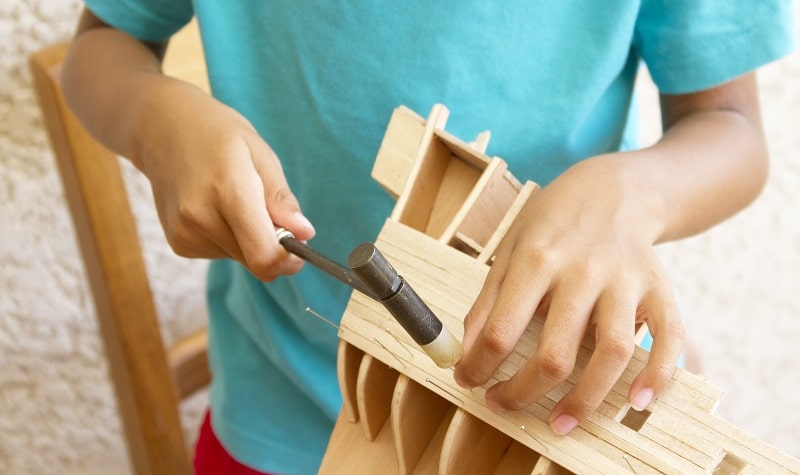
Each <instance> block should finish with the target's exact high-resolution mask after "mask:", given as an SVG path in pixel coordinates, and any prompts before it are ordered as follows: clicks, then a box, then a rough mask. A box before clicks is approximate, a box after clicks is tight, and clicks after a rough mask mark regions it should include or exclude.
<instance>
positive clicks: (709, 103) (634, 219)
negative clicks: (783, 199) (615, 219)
mask: <svg viewBox="0 0 800 475" xmlns="http://www.w3.org/2000/svg"><path fill="white" fill-rule="evenodd" d="M756 89H757V88H756V81H755V77H754V76H745V77H742V78H739V79H737V80H735V81H732V82H731V83H729V84H726V85H723V86H721V87H720V88H719V90H714V91H713V92H707V93H698V94H696V95H695V96H692V100H691V101H687V100H685V99H681V98H675V97H666V98H662V107H663V108H664V114H663V116H664V124H665V132H664V135H663V137H662V139H661V140H660V141H659V142H658V143H656V144H655V145H653V146H651V147H649V148H646V149H643V150H637V151H633V152H627V153H621V154H612V155H608V156H601V157H597V158H596V159H592V160H589V161H587V162H591V161H594V160H597V161H599V162H600V166H599V167H598V166H596V165H593V164H587V165H589V167H590V168H595V169H596V170H595V171H594V172H593V173H595V174H597V173H598V172H597V170H601V172H600V173H601V174H602V175H605V176H606V177H608V178H609V180H610V181H611V184H610V185H608V186H616V187H624V188H627V189H628V196H627V197H626V199H625V200H623V201H622V203H623V204H624V205H625V206H626V207H627V205H631V204H633V206H634V208H633V209H630V208H629V211H631V212H632V213H633V215H631V216H628V218H629V220H630V221H629V222H630V223H631V224H634V225H636V226H637V228H638V230H639V231H641V232H644V233H647V236H648V238H649V239H650V240H651V241H652V242H663V241H669V240H674V239H680V238H683V237H687V236H691V235H693V234H696V233H698V232H701V231H703V230H706V229H708V228H709V227H711V226H714V225H715V224H717V223H719V222H721V221H723V220H724V219H726V218H728V217H730V216H731V215H733V214H735V213H736V212H738V211H739V210H741V209H743V208H744V207H745V206H747V205H748V204H749V203H750V202H752V201H753V199H755V197H756V196H757V195H758V194H759V192H760V191H761V189H762V188H763V186H764V183H765V181H766V177H767V171H768V165H769V161H768V153H767V147H766V144H765V140H764V135H763V131H762V127H761V119H760V113H759V106H758V99H757V94H756ZM579 166H580V165H579ZM603 170H608V171H609V173H603V172H602V171H603ZM637 208H638V209H637Z"/></svg>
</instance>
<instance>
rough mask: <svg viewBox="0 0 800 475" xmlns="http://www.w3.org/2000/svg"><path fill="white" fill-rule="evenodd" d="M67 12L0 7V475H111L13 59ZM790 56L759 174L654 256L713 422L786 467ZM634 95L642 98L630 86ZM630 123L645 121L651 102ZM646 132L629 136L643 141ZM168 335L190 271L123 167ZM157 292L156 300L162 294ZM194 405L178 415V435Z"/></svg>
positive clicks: (118, 446) (792, 426)
mask: <svg viewBox="0 0 800 475" xmlns="http://www.w3.org/2000/svg"><path fill="white" fill-rule="evenodd" d="M78 9H79V2H78V1H77V0H22V1H19V0H0V223H2V224H0V229H2V232H0V289H2V290H1V291H0V474H12V473H13V474H25V473H36V474H39V473H65V474H71V473H74V474H79V473H80V474H87V473H90V474H91V473H98V474H99V473H112V474H113V473H126V472H127V471H128V470H127V462H126V461H125V454H124V448H123V445H122V444H123V442H122V440H121V438H120V434H119V423H118V421H117V418H116V413H115V407H114V402H113V397H112V392H111V388H110V386H109V382H108V378H107V375H106V371H107V367H106V365H105V362H104V359H103V351H102V348H101V345H100V342H99V340H98V338H97V336H96V333H97V326H96V324H95V319H94V313H93V309H92V306H91V297H90V295H89V294H88V288H87V286H86V283H85V281H84V275H83V270H82V267H81V261H80V258H79V256H78V251H77V248H76V244H75V241H74V238H73V230H72V227H71V222H70V218H69V215H68V214H67V210H66V207H65V204H64V199H63V196H62V190H61V185H60V182H59V179H58V176H57V174H56V170H55V168H54V165H53V159H52V156H51V154H50V151H49V149H48V144H47V142H46V137H45V135H44V133H43V131H42V124H41V120H40V117H39V113H38V109H37V107H36V102H35V98H34V95H33V92H32V90H31V86H30V75H29V73H28V70H27V64H26V60H27V56H28V55H29V54H30V53H31V52H32V51H34V50H36V49H37V48H40V47H42V46H44V45H46V44H50V43H52V42H55V41H59V40H63V39H66V38H67V37H68V36H69V34H70V33H71V31H72V28H73V24H74V21H75V19H76V16H77V13H78ZM798 73H800V55H798V54H794V55H792V56H791V57H789V58H786V59H784V60H782V61H780V62H778V63H776V64H773V65H770V66H768V67H766V68H765V69H764V70H763V72H762V75H761V78H762V81H761V89H762V94H763V107H764V120H765V124H766V127H767V130H768V136H769V142H770V146H771V149H772V152H773V165H772V175H771V178H770V181H769V184H768V186H767V188H766V190H765V191H764V194H763V195H762V197H761V198H760V200H759V201H758V202H757V203H756V204H754V205H753V206H752V207H750V208H749V209H747V210H746V211H744V212H743V213H741V214H740V215H738V216H737V217H735V218H734V219H732V220H730V221H728V222H726V223H724V224H723V225H721V226H719V227H718V228H716V229H714V230H712V231H711V232H708V233H706V234H704V235H703V236H700V237H696V238H693V239H690V240H687V241H684V242H681V243H677V244H669V245H665V246H662V247H661V248H660V251H659V252H660V253H661V255H662V256H663V258H664V260H665V262H666V265H667V267H668V268H669V269H670V271H671V273H672V276H673V278H674V281H675V286H676V288H677V291H678V294H679V298H680V301H681V306H682V310H683V313H684V316H685V319H686V324H687V327H688V328H689V330H690V336H691V337H692V339H693V341H694V342H695V343H696V344H697V345H698V346H699V347H700V348H701V349H702V351H703V354H704V364H705V374H706V375H707V376H708V378H709V379H710V380H711V381H712V382H714V383H715V384H717V385H718V386H720V387H722V388H723V389H724V390H725V392H726V393H727V395H726V397H725V398H724V399H723V401H722V404H721V405H720V407H719V410H718V413H719V414H720V415H722V416H723V417H725V418H727V419H729V420H731V421H733V422H735V423H736V424H738V425H740V426H742V427H743V428H745V429H746V430H748V431H750V432H753V433H754V434H755V435H757V436H758V437H760V438H763V439H766V440H767V441H769V442H770V443H772V444H774V445H777V446H778V447H780V448H782V449H784V450H786V451H788V452H789V453H791V454H792V455H794V456H796V457H800V403H799V402H798V401H800V398H798V394H800V371H798V369H797V368H796V366H797V365H798V362H800V344H798V340H800V284H799V283H798V280H800V180H799V179H800V160H798V159H797V151H798V150H800V137H799V136H798V131H800V125H798V117H800V85H798V83H797V78H798V77H800V74H798ZM642 89H643V90H644V91H645V92H647V91H650V90H651V87H650V86H649V85H648V84H647V83H646V82H643V86H642ZM644 103H645V114H646V116H647V117H653V116H654V112H653V109H652V100H651V99H647V98H645V100H644ZM654 133H655V132H654V129H653V126H650V127H648V128H646V129H645V134H646V135H647V136H648V137H652V136H653V135H654ZM129 176H130V177H131V183H130V185H131V190H132V193H133V195H134V201H136V202H137V211H138V213H139V215H140V216H141V221H142V230H141V234H142V237H143V239H144V241H145V243H146V247H147V260H148V264H149V265H150V268H151V269H152V274H153V280H154V283H155V286H156V288H157V289H161V290H157V299H158V306H159V308H160V309H161V310H162V311H163V312H164V313H167V312H169V313H171V314H172V315H174V316H173V317H171V318H169V319H168V320H167V321H165V322H164V328H165V333H166V334H167V335H168V338H172V337H173V336H175V335H178V334H183V333H186V332H189V331H190V330H192V329H193V328H195V327H196V326H197V325H199V324H201V323H202V321H203V316H202V311H203V310H202V309H203V303H202V285H203V283H202V269H203V267H204V263H202V262H189V261H185V260H181V259H178V258H175V257H173V256H172V255H171V254H170V252H169V250H168V249H167V248H166V247H165V246H164V244H163V241H162V238H161V234H160V229H159V228H158V226H157V224H156V220H155V216H154V214H153V212H152V202H151V200H150V198H149V195H148V187H147V184H146V183H145V182H144V181H142V180H141V178H140V177H138V176H136V174H135V172H132V171H130V170H129ZM163 289H169V293H166V292H164V291H163ZM203 398H204V397H203V396H202V395H201V396H200V397H199V398H196V399H195V400H193V401H191V402H190V403H189V404H188V405H187V407H185V408H184V414H185V416H186V425H187V430H189V431H190V432H191V430H192V427H194V425H195V424H196V421H197V417H198V415H199V414H200V412H201V411H202V408H203V405H204V399H203Z"/></svg>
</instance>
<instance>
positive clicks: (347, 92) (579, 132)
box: [87, 0, 793, 473]
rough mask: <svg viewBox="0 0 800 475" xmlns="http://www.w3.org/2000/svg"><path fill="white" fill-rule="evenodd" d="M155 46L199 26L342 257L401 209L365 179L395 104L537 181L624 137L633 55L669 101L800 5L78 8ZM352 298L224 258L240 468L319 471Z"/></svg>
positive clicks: (783, 40) (716, 76) (223, 420)
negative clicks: (442, 108)
mask: <svg viewBox="0 0 800 475" xmlns="http://www.w3.org/2000/svg"><path fill="white" fill-rule="evenodd" d="M87 4H88V6H89V8H91V9H92V11H94V12H95V14H96V15H97V16H98V17H100V18H102V19H103V20H105V21H106V22H108V23H109V24H112V25H114V26H116V27H118V28H120V29H122V30H124V31H127V32H129V33H130V34H132V35H134V36H136V37H138V38H141V39H144V40H150V41H160V40H164V39H166V38H168V37H169V36H170V35H171V34H173V33H174V32H175V31H177V30H178V29H179V28H180V27H181V26H182V25H184V24H185V23H186V22H187V21H189V19H190V18H191V17H192V16H193V15H196V16H197V18H198V21H199V24H200V28H201V33H202V38H203V46H204V49H205V54H206V58H207V62H208V70H209V76H210V82H211V87H212V91H213V94H214V95H215V96H216V97H217V98H219V99H220V100H221V101H223V102H225V103H226V104H228V105H230V106H232V107H234V108H235V109H237V110H239V111H240V112H241V113H243V114H244V115H245V116H246V117H247V118H248V119H249V120H250V121H251V122H252V123H253V125H254V126H255V127H256V128H257V130H258V131H259V133H260V134H261V135H262V136H263V138H264V139H265V140H266V141H267V142H268V143H269V144H270V145H271V147H272V148H273V149H274V150H275V152H276V153H277V154H278V156H279V157H280V158H281V160H282V163H283V166H284V171H285V173H286V176H287V179H288V181H289V184H290V186H291V187H292V190H293V192H294V193H295V194H296V196H297V198H298V199H299V201H300V203H301V205H302V207H303V210H304V212H305V214H306V215H307V216H308V217H309V219H310V220H311V221H312V223H314V226H315V227H316V229H317V237H316V238H315V239H314V240H313V241H312V245H313V246H314V247H316V248H317V249H319V250H320V251H321V252H323V253H325V254H327V255H329V256H331V257H333V258H335V259H338V260H340V261H341V262H344V260H345V259H346V257H347V255H348V253H349V252H350V250H352V249H353V248H354V247H355V246H356V245H357V244H359V243H361V242H363V241H368V240H373V239H374V238H375V236H376V235H377V233H378V231H379V229H380V227H381V225H382V223H383V221H384V220H385V218H386V217H387V216H388V214H389V213H390V211H391V208H392V206H393V202H392V200H391V199H390V198H389V197H388V196H387V195H386V193H385V192H384V191H383V190H382V189H381V188H380V187H379V186H378V185H377V184H375V183H374V182H373V181H372V180H371V179H370V170H371V167H372V164H373V161H374V159H375V155H376V152H377V150H378V147H379V145H380V142H381V139H382V137H383V133H384V131H385V128H386V124H387V122H388V120H389V117H390V116H391V113H392V110H393V109H394V108H395V107H397V106H398V105H401V104H402V105H406V106H408V107H409V108H411V109H412V110H414V111H416V112H417V113H419V114H420V115H423V116H425V115H427V113H428V111H430V109H431V107H432V106H433V104H435V103H443V104H445V105H447V106H448V108H449V109H450V110H451V116H450V120H449V121H448V124H447V129H448V130H449V131H450V132H452V133H453V134H455V135H456V136H458V137H461V138H464V139H471V138H473V137H475V135H476V134H477V133H479V132H480V131H483V130H486V129H490V130H491V131H492V141H491V143H490V145H489V150H488V153H489V154H490V155H496V156H500V157H502V158H503V159H505V160H506V161H507V162H508V163H509V167H510V169H511V171H512V172H513V173H514V174H515V175H516V176H517V177H518V178H519V179H521V180H529V179H530V180H533V181H536V182H538V183H540V184H543V185H544V184H546V183H548V182H549V181H551V180H552V179H553V178H554V177H556V176H557V175H559V174H560V173H562V172H563V171H564V170H565V169H566V168H568V167H569V166H570V165H572V164H574V163H576V162H577V161H580V160H582V159H585V158H587V157H590V156H592V155H596V154H600V153H604V152H609V151H614V150H618V149H620V147H622V146H623V144H624V143H626V137H627V136H626V125H627V122H628V121H627V119H628V116H629V110H630V104H631V97H632V90H633V84H634V80H635V76H636V72H637V69H638V66H639V64H640V62H641V61H642V60H643V61H644V62H645V63H646V64H647V66H648V67H649V69H650V71H651V74H652V76H653V78H654V80H655V82H656V84H657V85H658V87H659V88H660V89H661V91H662V92H664V93H673V94H674V93H685V92H692V91H697V90H701V89H704V88H708V87H711V86H714V85H717V84H720V83H722V82H724V81H727V80H729V79H732V78H734V77H736V76H738V75H740V74H743V73H745V72H748V71H750V70H752V69H754V68H756V67H758V66H760V65H762V64H764V63H766V62H769V61H771V60H774V59H776V58H778V57H780V56H781V55H783V54H785V53H787V52H788V51H789V49H790V48H791V43H792V41H791V38H792V33H793V25H792V19H793V15H792V13H791V5H792V2H791V1H790V0H786V1H767V0H752V1H740V2H730V1H727V0H708V1H706V0H669V1H668V0H661V1H649V0H642V1H630V0H607V1H603V2H597V1H594V0H582V1H573V2H564V1H560V0H542V1H518V0H514V1H506V2H487V1H479V0H468V1H464V2H457V3H453V2H436V1H424V2H423V1H405V2H377V1H371V0H362V1H345V0H340V1H331V0H318V1H312V0H308V1H303V2H298V1H292V0H274V1H241V0H230V1H217V0H194V1H190V0H87ZM349 294H350V291H349V289H347V288H346V287H345V286H343V285H342V284H340V283H339V282H337V281H335V280H333V279H331V278H329V277H327V276H325V275H323V274H321V273H320V272H318V271H317V270H315V269H313V268H312V267H311V266H305V268H304V269H303V271H301V272H300V273H299V274H297V275H295V276H291V277H282V278H280V279H278V280H276V281H275V282H273V283H270V284H264V283H262V282H260V281H258V280H256V279H255V278H253V277H252V276H251V275H250V274H249V273H248V272H247V271H246V270H244V269H243V268H242V267H241V266H240V265H238V264H237V263H235V262H231V261H225V260H221V261H215V262H214V263H212V266H211V269H210V273H209V277H208V304H209V309H210V323H209V328H210V357H211V367H212V371H213V374H214V378H213V382H212V388H211V407H212V415H213V421H212V423H213V427H214V430H215V432H216V434H217V436H218V437H219V438H220V440H221V441H222V443H223V444H224V445H225V447H226V448H227V449H228V450H229V451H230V452H231V453H232V454H233V455H234V456H235V457H236V458H237V459H238V460H240V461H241V462H243V463H245V464H247V465H250V466H252V467H255V468H257V469H260V470H264V471H270V472H275V473H315V472H316V470H317V467H318V465H319V462H320V460H321V456H322V454H323V452H324V449H325V446H326V443H327V439H328V436H329V433H330V430H331V428H332V425H333V422H334V420H335V418H336V416H337V413H338V411H339V408H340V405H341V397H340V395H339V391H338V385H337V381H336V371H335V360H336V345H337V337H336V331H335V329H333V328H331V327H329V326H327V325H326V324H325V323H323V322H321V321H320V320H318V319H316V318H315V317H313V316H311V315H309V314H308V313H307V312H306V311H305V309H306V308H311V309H313V310H315V311H317V312H319V313H321V314H323V315H324V316H325V317H326V318H328V319H330V320H333V321H338V320H339V318H340V316H341V314H342V312H343V311H344V307H345V304H346V301H347V298H348V297H349Z"/></svg>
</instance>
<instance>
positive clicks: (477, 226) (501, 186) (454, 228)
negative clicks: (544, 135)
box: [439, 158, 519, 246]
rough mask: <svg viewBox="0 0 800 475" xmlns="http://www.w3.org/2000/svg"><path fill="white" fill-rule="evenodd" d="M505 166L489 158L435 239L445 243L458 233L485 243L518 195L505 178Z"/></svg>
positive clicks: (513, 183)
mask: <svg viewBox="0 0 800 475" xmlns="http://www.w3.org/2000/svg"><path fill="white" fill-rule="evenodd" d="M507 169H508V166H507V165H506V162H504V161H503V160H501V159H499V158H493V159H492V161H491V162H490V163H489V166H487V167H486V169H485V170H484V172H483V174H482V175H481V177H480V179H479V180H478V182H477V183H476V184H475V186H474V188H473V190H472V192H471V193H470V194H469V196H468V197H467V199H466V200H464V202H463V204H462V205H461V208H460V209H459V211H458V213H457V214H456V215H455V217H454V218H453V220H452V222H451V223H450V225H449V226H448V228H447V230H446V231H445V232H444V235H443V236H442V237H441V238H440V239H439V241H441V242H444V243H448V242H450V240H451V239H452V237H453V236H454V235H455V233H456V232H459V233H462V234H464V235H466V236H468V237H469V238H470V239H472V240H474V241H476V242H477V243H479V244H480V245H481V246H484V245H486V243H487V242H488V241H489V238H490V237H491V236H492V234H493V233H494V230H495V229H496V228H497V226H499V224H500V222H501V221H502V219H503V217H504V216H505V215H506V212H507V211H508V209H509V208H510V207H511V205H512V204H513V203H514V200H515V199H516V197H517V195H518V194H519V188H517V186H516V185H517V184H516V183H515V182H509V181H508V180H507V179H506V173H505V172H506V170H507Z"/></svg>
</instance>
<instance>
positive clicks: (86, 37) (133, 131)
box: [62, 8, 314, 281]
mask: <svg viewBox="0 0 800 475" xmlns="http://www.w3.org/2000/svg"><path fill="white" fill-rule="evenodd" d="M165 49H166V42H163V43H146V42H142V41H139V40H137V39H135V38H133V37H131V36H129V35H127V34H125V33H123V32H121V31H119V30H116V29H114V28H113V27H111V26H109V25H107V24H106V23H104V22H103V21H102V20H100V19H99V18H98V17H97V16H95V15H94V13H92V12H91V10H89V9H86V8H85V9H84V11H83V14H82V15H81V20H80V23H79V25H78V30H77V32H76V33H75V37H74V38H73V40H72V43H71V46H70V52H69V55H68V57H67V60H66V61H65V63H64V67H63V69H62V84H63V86H64V93H65V97H66V99H67V101H68V102H69V104H70V107H71V108H72V110H73V111H74V112H75V113H76V114H77V115H78V117H79V118H80V119H81V122H82V123H83V124H84V126H85V127H86V128H87V129H88V130H89V131H90V132H91V133H92V134H93V135H94V136H95V137H97V138H98V139H99V140H100V141H101V142H102V143H103V144H104V145H105V146H106V147H108V148H109V149H111V150H114V151H115V152H117V153H119V154H121V155H123V156H125V157H127V158H129V159H130V160H131V161H132V162H133V163H134V164H135V165H136V166H137V167H138V168H139V169H140V170H142V171H143V172H144V174H145V175H147V177H148V178H149V179H150V184H151V186H152V188H153V195H154V196H155V202H156V207H157V209H158V216H159V219H160V221H161V226H162V227H163V228H164V233H165V234H166V237H167V241H168V242H169V244H170V246H172V249H173V250H174V251H175V252H176V253H177V254H178V255H181V256H184V257H202V258H231V259H235V260H237V261H239V262H241V263H242V265H244V266H245V267H246V268H247V269H249V270H250V272H252V273H253V275H255V276H256V277H258V278H259V279H262V280H265V281H269V280H272V279H275V278H276V277H278V276H279V275H283V274H291V273H295V272H297V271H299V270H300V268H301V267H302V265H303V261H302V260H301V259H300V258H298V257H296V256H293V255H291V254H289V253H288V252H286V251H285V250H284V249H283V247H282V246H281V245H280V244H279V243H278V239H277V237H276V235H275V226H276V225H277V226H281V227H284V228H286V229H288V230H290V231H291V232H292V233H294V235H295V236H296V237H297V239H300V240H307V239H311V238H312V237H313V236H314V228H313V227H312V225H311V223H309V222H308V220H307V219H306V218H305V217H304V216H303V214H302V213H301V212H300V206H299V204H298V203H297V199H296V198H295V197H294V195H293V194H292V192H291V191H290V190H289V185H288V184H287V183H286V178H285V176H284V174H283V170H282V168H281V164H280V162H279V161H278V157H277V156H275V153H274V152H273V151H272V149H271V148H270V147H269V145H267V143H266V142H264V140H262V139H261V137H260V136H259V135H258V133H257V132H256V130H255V129H254V128H253V126H252V125H251V124H250V123H249V122H248V121H247V119H245V118H244V117H243V116H242V115H241V114H239V113H238V112H236V111H235V110H233V109H232V108H230V107H228V106H226V105H224V104H222V103H221V102H219V101H217V100H216V99H214V98H212V97H211V96H209V95H208V94H206V93H205V92H203V91H201V90H200V89H198V88H197V87H195V86H192V85H190V84H187V83H185V82H182V81H179V80H176V79H173V78H170V77H167V76H165V75H164V74H162V72H161V67H160V62H161V57H162V56H163V53H164V51H165ZM97 78H103V80H102V81H98V80H97Z"/></svg>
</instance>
